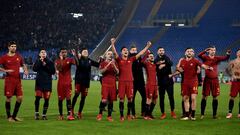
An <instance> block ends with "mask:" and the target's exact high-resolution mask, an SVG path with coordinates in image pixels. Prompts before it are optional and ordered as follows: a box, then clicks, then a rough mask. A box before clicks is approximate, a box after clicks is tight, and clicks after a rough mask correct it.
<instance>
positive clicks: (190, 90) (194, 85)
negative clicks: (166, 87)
mask: <svg viewBox="0 0 240 135" xmlns="http://www.w3.org/2000/svg"><path fill="white" fill-rule="evenodd" d="M191 94H198V81H192V82H183V83H182V95H183V96H191Z"/></svg>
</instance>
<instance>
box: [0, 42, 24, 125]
mask: <svg viewBox="0 0 240 135" xmlns="http://www.w3.org/2000/svg"><path fill="white" fill-rule="evenodd" d="M16 49H17V44H16V42H14V41H11V42H9V43H8V53H7V54H5V55H3V56H2V57H0V65H2V67H3V68H0V70H1V71H3V72H6V77H5V84H4V85H5V86H4V95H5V96H6V102H5V108H6V113H7V118H8V121H9V122H15V121H22V120H21V119H19V118H18V117H17V113H18V110H19V108H20V105H21V103H22V98H23V89H22V84H21V78H20V71H19V68H20V67H23V70H24V74H26V75H27V74H28V70H27V66H26V65H25V64H24V61H23V58H22V56H21V55H20V54H18V53H16ZM14 95H16V104H15V108H14V111H13V114H12V115H11V110H10V108H11V98H12V96H14Z"/></svg>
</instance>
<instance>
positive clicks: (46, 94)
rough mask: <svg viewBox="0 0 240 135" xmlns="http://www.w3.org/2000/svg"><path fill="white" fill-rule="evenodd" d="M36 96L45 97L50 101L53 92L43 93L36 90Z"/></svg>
mask: <svg viewBox="0 0 240 135" xmlns="http://www.w3.org/2000/svg"><path fill="white" fill-rule="evenodd" d="M35 96H38V97H43V98H44V99H49V98H50V96H51V91H45V90H44V91H43V90H40V89H36V90H35Z"/></svg>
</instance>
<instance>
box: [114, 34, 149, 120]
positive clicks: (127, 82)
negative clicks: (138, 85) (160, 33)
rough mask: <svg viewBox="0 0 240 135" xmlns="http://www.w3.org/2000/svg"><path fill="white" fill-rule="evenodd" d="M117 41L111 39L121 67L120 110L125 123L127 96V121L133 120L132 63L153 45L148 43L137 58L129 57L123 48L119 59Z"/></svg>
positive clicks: (119, 86) (119, 85) (121, 118)
mask: <svg viewBox="0 0 240 135" xmlns="http://www.w3.org/2000/svg"><path fill="white" fill-rule="evenodd" d="M115 42H116V39H115V38H112V39H111V46H112V50H113V53H114V55H115V59H116V61H117V63H118V67H119V84H118V90H119V98H120V102H119V109H120V115H121V116H120V121H124V115H123V110H124V98H125V95H126V96H127V98H128V112H127V119H128V120H131V119H132V116H131V115H130V111H131V109H132V98H133V75H132V63H133V61H135V60H136V59H138V58H139V57H140V56H141V55H143V54H144V53H145V52H146V51H147V50H148V48H149V47H151V45H152V43H151V42H150V41H148V42H147V45H146V47H145V48H144V49H143V50H142V51H140V52H139V53H138V54H137V55H136V56H133V57H130V58H129V57H128V54H129V52H128V49H127V48H126V47H122V49H121V58H120V57H119V55H118V53H117V51H116V48H115Z"/></svg>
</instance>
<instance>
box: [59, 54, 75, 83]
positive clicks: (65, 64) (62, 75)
mask: <svg viewBox="0 0 240 135" xmlns="http://www.w3.org/2000/svg"><path fill="white" fill-rule="evenodd" d="M55 64H56V66H57V67H58V66H60V67H61V68H60V69H59V74H58V81H59V82H62V83H71V81H72V79H71V66H72V65H73V64H75V61H74V59H72V58H66V59H63V60H60V59H57V60H56V61H55Z"/></svg>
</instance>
